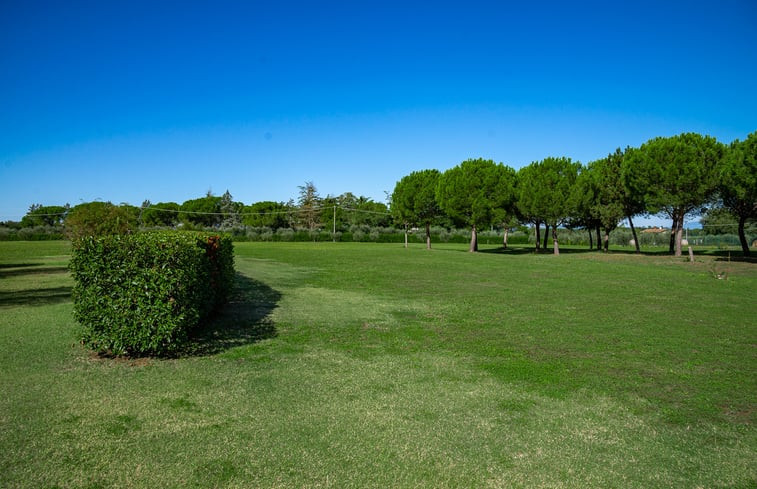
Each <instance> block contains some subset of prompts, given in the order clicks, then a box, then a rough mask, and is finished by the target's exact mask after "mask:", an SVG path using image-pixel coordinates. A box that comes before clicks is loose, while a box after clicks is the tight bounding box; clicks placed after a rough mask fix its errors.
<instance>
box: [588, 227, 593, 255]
mask: <svg viewBox="0 0 757 489" xmlns="http://www.w3.org/2000/svg"><path fill="white" fill-rule="evenodd" d="M593 249H594V234H593V233H592V231H591V229H589V251H591V250H593Z"/></svg>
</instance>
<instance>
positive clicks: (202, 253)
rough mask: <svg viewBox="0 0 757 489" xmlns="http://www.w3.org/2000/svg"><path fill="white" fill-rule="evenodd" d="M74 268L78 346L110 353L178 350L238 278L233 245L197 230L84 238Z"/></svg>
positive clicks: (76, 251)
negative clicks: (190, 332)
mask: <svg viewBox="0 0 757 489" xmlns="http://www.w3.org/2000/svg"><path fill="white" fill-rule="evenodd" d="M70 267H71V271H72V275H73V277H74V279H75V286H74V290H73V301H74V316H75V318H76V320H77V321H79V323H80V324H81V335H80V338H81V341H82V343H84V344H85V345H86V346H88V347H89V348H92V349H93V350H95V351H97V352H99V353H105V354H112V355H164V354H169V353H171V352H175V351H176V350H177V349H179V348H180V347H181V346H182V344H183V343H184V342H185V340H186V339H187V335H188V333H189V331H190V330H191V329H193V328H194V327H196V326H197V325H198V324H199V323H200V322H201V321H202V320H203V319H205V318H207V317H208V316H209V315H210V313H211V312H213V311H214V310H215V309H217V308H218V307H220V306H221V305H223V304H224V303H225V302H226V301H227V300H228V297H229V294H230V292H231V288H232V285H233V280H234V257H233V249H232V243H231V239H230V238H229V237H225V236H224V237H220V236H217V235H208V234H204V233H192V232H149V233H138V234H132V235H111V236H101V237H93V236H89V237H84V238H81V239H79V240H77V241H75V242H74V243H73V249H72V256H71V264H70Z"/></svg>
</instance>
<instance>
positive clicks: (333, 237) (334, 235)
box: [331, 206, 336, 243]
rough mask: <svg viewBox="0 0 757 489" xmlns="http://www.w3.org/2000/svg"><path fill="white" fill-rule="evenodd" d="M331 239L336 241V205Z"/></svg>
mask: <svg viewBox="0 0 757 489" xmlns="http://www.w3.org/2000/svg"><path fill="white" fill-rule="evenodd" d="M331 239H332V240H333V241H334V243H336V206H334V231H333V232H332V233H331Z"/></svg>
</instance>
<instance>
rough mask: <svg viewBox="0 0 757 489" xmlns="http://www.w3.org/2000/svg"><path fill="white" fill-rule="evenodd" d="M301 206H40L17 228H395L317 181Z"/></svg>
mask: <svg viewBox="0 0 757 489" xmlns="http://www.w3.org/2000/svg"><path fill="white" fill-rule="evenodd" d="M299 189H300V193H299V198H298V200H297V201H295V200H290V201H289V202H271V201H263V202H256V203H253V204H251V205H244V204H243V203H241V202H236V201H234V200H233V197H232V196H231V194H230V193H229V192H228V191H226V193H224V194H223V195H222V196H215V195H213V194H212V193H211V192H208V193H207V194H206V195H205V196H204V197H200V198H197V199H190V200H187V201H185V202H183V203H182V204H178V203H176V202H159V203H155V204H153V203H151V202H150V201H149V200H146V201H144V202H143V203H142V205H141V206H140V207H137V206H133V205H129V204H121V205H114V204H112V203H110V202H87V203H82V204H79V205H77V206H74V207H71V206H70V205H68V204H66V205H65V206H57V205H54V206H42V205H39V204H34V205H32V206H31V207H30V208H29V212H27V214H26V215H25V216H24V217H23V218H22V220H21V222H19V223H17V226H16V227H18V228H34V227H48V228H53V229H61V228H63V227H64V226H65V228H66V233H67V234H68V236H69V237H71V238H76V237H78V236H79V235H83V234H106V233H122V232H126V231H127V230H130V229H136V228H138V227H142V228H157V227H161V228H163V227H172V228H173V227H189V228H214V229H221V230H232V229H237V228H241V227H251V228H271V229H273V230H276V229H280V228H292V229H307V230H309V231H315V230H317V229H321V228H325V229H329V230H334V231H346V230H348V229H352V228H354V227H355V226H360V227H371V228H376V227H388V226H390V225H391V223H392V218H391V215H390V213H389V209H388V207H387V206H386V205H385V204H382V203H378V202H374V201H372V200H371V199H370V198H367V197H363V196H359V197H358V196H355V195H354V194H352V193H350V192H347V193H344V194H341V195H339V196H330V195H329V196H326V197H321V196H320V195H319V193H318V190H317V189H316V187H315V185H314V184H313V183H312V182H306V183H305V185H303V186H301V187H299Z"/></svg>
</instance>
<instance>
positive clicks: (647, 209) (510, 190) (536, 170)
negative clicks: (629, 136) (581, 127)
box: [391, 132, 757, 256]
mask: <svg viewBox="0 0 757 489" xmlns="http://www.w3.org/2000/svg"><path fill="white" fill-rule="evenodd" d="M391 201H392V205H391V209H392V213H393V214H394V216H395V217H396V218H397V219H398V220H400V221H401V222H405V223H408V224H413V225H418V226H425V228H426V243H427V247H429V248H430V247H431V241H430V234H429V227H430V226H431V224H433V223H434V222H435V220H436V219H438V218H439V216H442V215H445V216H448V217H450V218H452V219H453V221H454V222H455V224H457V225H464V226H468V227H469V228H470V229H471V242H470V251H476V250H477V249H478V243H477V239H476V232H477V230H478V229H481V228H485V227H490V226H494V225H496V226H498V227H502V228H504V229H505V235H504V243H505V246H507V229H509V228H511V227H512V226H513V225H514V224H515V223H518V222H522V223H530V224H532V225H533V226H534V227H535V229H536V248H537V250H538V249H539V248H540V246H541V239H540V234H539V233H540V228H541V226H542V225H544V227H545V242H544V245H543V246H544V247H545V248H546V246H547V244H546V242H547V235H548V233H549V230H550V229H551V230H552V240H553V249H554V253H555V254H559V244H558V238H557V236H558V235H557V228H558V227H561V226H564V227H571V228H576V227H583V228H586V229H589V230H596V232H597V242H599V239H600V237H599V235H600V229H602V230H604V237H603V238H602V239H603V242H604V247H605V249H607V246H608V243H609V234H610V232H612V231H613V230H614V229H616V228H617V227H618V226H619V225H620V223H621V222H622V221H624V220H626V219H627V220H628V223H629V225H630V226H631V230H632V232H633V233H634V242H635V244H636V249H637V251H639V244H638V243H639V240H638V239H637V237H636V234H635V230H634V227H633V217H634V216H638V215H654V214H663V215H666V216H667V217H668V218H670V219H671V221H672V224H673V225H672V232H671V239H670V249H671V252H673V253H675V255H677V256H679V255H680V254H681V243H682V236H683V228H684V222H685V220H686V219H687V218H690V217H693V216H694V215H699V214H701V213H702V212H703V211H704V210H705V208H706V207H708V206H710V207H715V208H722V209H725V210H727V211H728V212H729V213H731V214H732V215H733V216H735V217H736V219H737V220H738V234H739V240H740V242H741V246H742V249H743V251H744V253H745V254H746V255H748V254H749V243H748V242H747V239H746V236H745V232H744V229H745V225H746V223H747V221H748V220H750V219H754V218H757V132H755V133H752V134H750V135H749V136H748V137H747V139H746V140H744V141H739V140H736V141H734V142H733V143H731V144H730V145H728V146H726V145H724V144H722V143H719V142H718V141H717V140H716V139H715V138H712V137H709V136H702V135H700V134H696V133H684V134H680V135H678V136H673V137H668V138H662V137H659V138H654V139H651V140H649V141H647V142H646V143H644V144H643V145H641V147H639V148H631V147H628V148H626V149H625V150H621V149H617V150H616V151H615V152H614V153H611V154H609V155H608V156H607V157H605V158H602V159H599V160H596V161H593V162H591V163H589V164H588V165H586V166H583V165H581V164H580V163H578V162H573V161H571V159H570V158H565V157H560V158H553V157H550V158H545V159H544V160H541V161H538V162H533V163H531V164H530V165H528V166H525V167H523V168H521V169H520V170H518V171H517V172H516V171H515V170H513V169H512V168H510V167H508V166H505V165H503V164H501V163H494V162H493V161H491V160H484V159H476V160H467V161H464V162H462V163H461V164H459V165H458V166H456V167H454V168H451V169H449V170H447V171H445V172H444V173H441V172H439V171H438V170H423V171H417V172H413V173H411V174H410V175H407V176H405V177H403V178H402V179H401V180H400V181H399V182H397V185H396V186H395V188H394V192H393V193H392V197H391Z"/></svg>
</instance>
